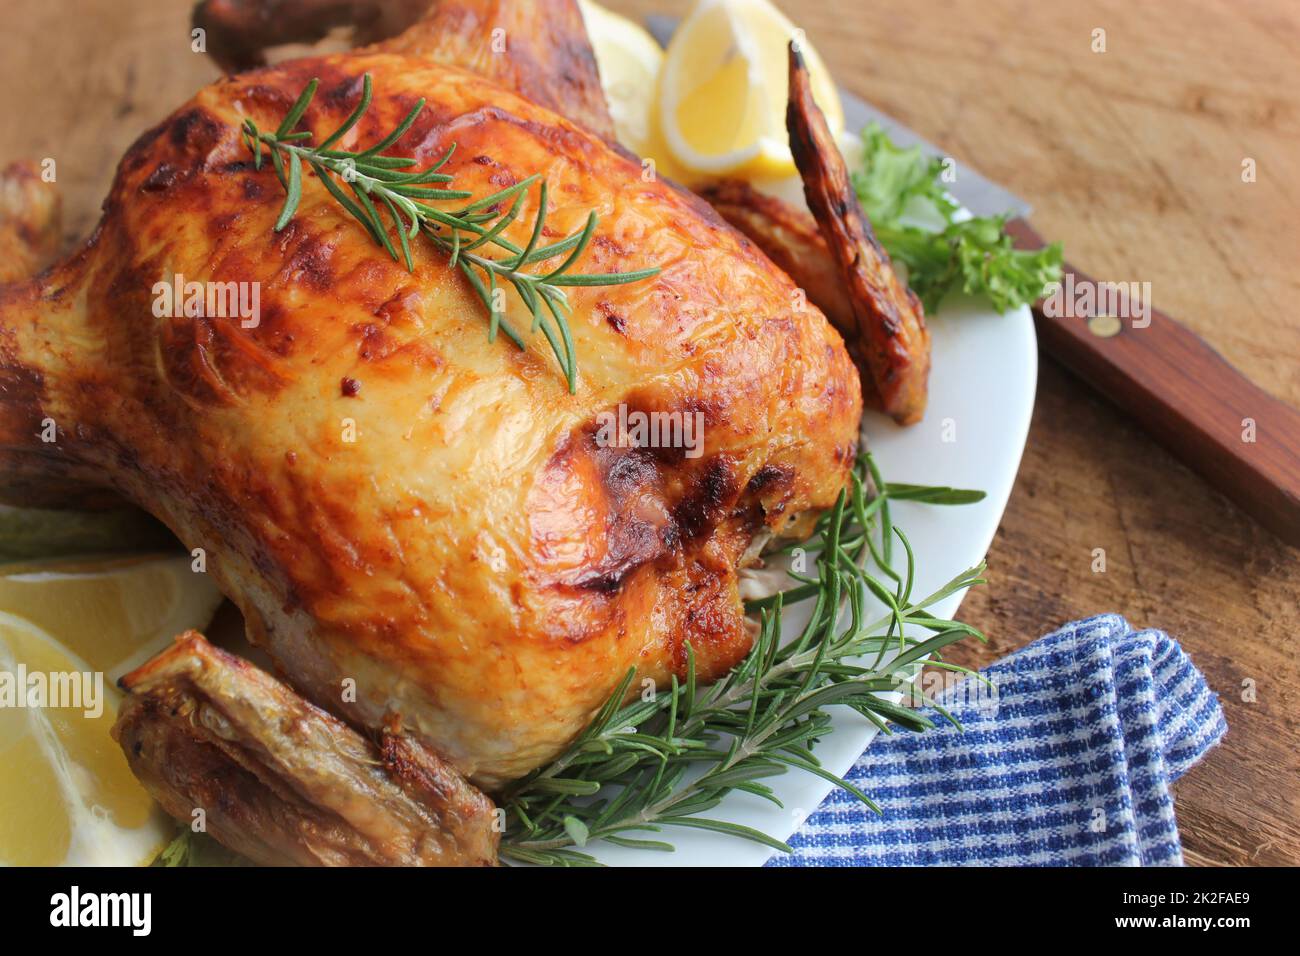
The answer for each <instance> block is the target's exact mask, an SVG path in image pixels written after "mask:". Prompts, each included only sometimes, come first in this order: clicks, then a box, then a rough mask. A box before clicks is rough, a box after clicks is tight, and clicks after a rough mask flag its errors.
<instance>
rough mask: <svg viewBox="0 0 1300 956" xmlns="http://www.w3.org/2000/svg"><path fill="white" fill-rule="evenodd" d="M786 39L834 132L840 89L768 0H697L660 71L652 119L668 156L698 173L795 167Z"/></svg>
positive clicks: (767, 173) (769, 173)
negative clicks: (655, 114) (789, 121)
mask: <svg viewBox="0 0 1300 956" xmlns="http://www.w3.org/2000/svg"><path fill="white" fill-rule="evenodd" d="M792 39H793V40H795V41H796V42H797V43H798V47H799V50H800V52H801V53H802V54H803V57H804V62H805V63H806V64H807V66H808V71H809V74H810V77H811V82H812V89H813V96H814V97H815V99H816V100H817V105H818V106H820V107H821V109H822V111H823V112H824V113H825V114H826V121H827V123H828V124H829V126H830V128H831V132H832V133H833V134H835V135H837V136H838V135H839V133H840V132H841V131H842V130H843V128H844V109H843V106H842V105H841V103H840V98H839V93H838V91H837V90H836V88H835V83H834V82H833V81H832V80H831V77H830V73H829V72H828V71H827V69H826V65H825V63H823V62H822V58H821V57H820V56H819V55H818V53H817V51H816V50H815V49H813V47H812V44H811V43H809V42H808V39H807V37H805V36H804V35H803V33H802V31H799V30H797V29H796V28H795V26H794V24H793V23H791V22H790V20H789V19H787V18H786V16H785V15H784V14H783V13H781V11H780V10H778V9H776V7H774V6H772V4H771V3H769V2H768V0H701V2H700V3H698V4H697V5H696V7H695V9H694V10H693V11H692V12H691V14H690V16H688V17H687V18H686V20H685V21H684V22H683V23H682V25H681V26H680V27H678V29H677V33H676V34H675V35H674V36H673V39H672V43H671V44H670V45H669V47H668V52H667V55H666V57H665V59H664V64H663V67H662V69H661V71H660V75H659V93H658V114H659V123H660V127H661V128H662V130H663V135H664V138H665V140H666V142H667V144H668V147H669V149H670V150H671V152H672V155H673V157H674V159H676V160H677V161H678V162H679V163H680V164H681V165H682V166H684V167H685V168H686V169H687V170H689V171H690V172H691V173H694V174H695V175H696V176H699V177H703V176H716V175H722V174H732V175H741V176H749V177H780V176H789V175H793V174H794V173H795V172H796V170H795V165H794V157H793V156H792V155H791V153H790V141H789V136H788V135H787V133H786V128H785V110H786V100H787V97H788V95H789V73H788V70H789V64H788V54H787V45H788V44H789V43H790V41H791V40H792Z"/></svg>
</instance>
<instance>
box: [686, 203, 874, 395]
mask: <svg viewBox="0 0 1300 956" xmlns="http://www.w3.org/2000/svg"><path fill="white" fill-rule="evenodd" d="M699 194H700V196H701V197H702V198H703V199H704V200H705V201H706V202H708V204H709V205H710V206H712V207H713V208H714V209H716V210H717V211H718V214H719V215H720V216H722V218H723V219H725V220H727V222H729V223H731V225H733V226H735V227H736V228H737V229H739V230H740V231H741V232H742V233H744V234H745V235H746V236H747V237H748V238H749V239H751V240H753V242H754V244H755V245H757V246H758V247H759V248H760V249H762V250H763V253H764V254H765V255H766V256H767V257H768V258H769V259H771V260H772V261H773V262H774V263H776V264H777V265H778V266H780V268H781V270H782V271H783V272H784V273H785V274H786V275H788V276H789V277H790V278H791V279H793V280H794V282H795V285H797V286H799V288H801V289H803V291H804V294H805V295H806V296H807V298H808V301H809V302H811V303H813V304H814V305H815V306H817V307H818V308H819V309H821V310H822V312H823V313H825V315H826V318H828V319H830V322H831V325H833V326H835V328H836V329H838V330H839V332H840V334H841V335H843V336H844V340H845V344H846V345H847V346H848V350H849V354H850V355H852V356H853V358H854V361H855V362H857V363H858V367H859V368H860V369H861V370H862V372H863V375H864V377H863V380H862V393H863V399H864V401H866V403H867V404H868V405H870V406H872V407H876V408H878V407H880V397H879V396H878V395H876V394H875V383H874V382H873V381H872V380H871V369H870V367H869V366H868V365H867V363H866V360H865V357H864V353H863V349H862V348H861V347H860V346H861V344H862V343H860V342H859V341H858V320H857V315H856V314H855V312H854V308H853V300H852V298H851V297H850V295H849V287H848V286H847V285H845V283H844V278H843V274H842V272H841V270H840V267H839V265H838V263H837V262H836V260H835V257H834V256H832V255H831V251H830V248H829V247H828V246H827V245H826V239H825V237H824V236H823V235H822V233H821V229H820V228H819V227H818V226H817V220H815V219H813V217H812V216H811V215H810V214H809V213H807V212H805V211H804V210H802V209H796V208H795V207H794V206H791V205H790V204H789V203H787V202H785V201H784V200H781V199H778V198H777V197H775V196H770V195H768V194H767V193H763V192H760V191H759V190H757V189H755V188H754V187H753V186H751V185H750V184H749V183H747V182H746V181H744V180H743V179H724V180H720V181H718V182H716V183H712V184H710V185H708V186H704V187H702V188H701V189H700V190H699Z"/></svg>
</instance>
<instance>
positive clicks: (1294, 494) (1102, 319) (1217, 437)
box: [1007, 219, 1300, 547]
mask: <svg viewBox="0 0 1300 956" xmlns="http://www.w3.org/2000/svg"><path fill="white" fill-rule="evenodd" d="M1007 231H1008V232H1009V233H1010V234H1011V236H1012V238H1013V239H1014V241H1015V243H1016V245H1017V247H1018V248H1021V249H1042V248H1043V247H1044V245H1046V242H1045V241H1044V240H1043V238H1042V237H1041V236H1040V235H1038V233H1037V232H1035V231H1034V228H1033V227H1032V226H1031V225H1030V224H1029V223H1028V222H1026V221H1025V220H1023V219H1016V220H1013V221H1011V222H1009V223H1007ZM1110 288H1111V289H1113V290H1119V294H1118V295H1115V294H1114V293H1109V292H1106V291H1105V289H1106V283H1101V282H1098V281H1097V280H1095V279H1093V278H1091V277H1090V276H1088V275H1087V274H1085V273H1084V272H1083V271H1082V270H1081V269H1079V268H1078V267H1076V266H1074V265H1072V264H1071V263H1069V262H1066V263H1065V265H1064V267H1063V269H1062V282H1061V292H1060V293H1059V294H1056V293H1054V296H1055V297H1054V298H1051V299H1048V300H1040V301H1039V302H1036V303H1034V306H1033V310H1034V323H1035V327H1036V328H1037V330H1038V342H1039V344H1040V346H1041V347H1042V349H1043V351H1045V352H1046V353H1047V354H1049V355H1051V356H1052V357H1053V358H1055V359H1056V360H1057V361H1059V362H1060V363H1061V364H1062V365H1064V366H1065V367H1066V368H1068V369H1069V370H1070V371H1072V372H1074V373H1075V374H1076V375H1078V376H1079V377H1080V378H1082V379H1083V380H1084V381H1085V382H1087V383H1088V384H1089V385H1091V386H1092V387H1093V389H1094V390H1096V392H1097V393H1098V394H1100V395H1104V396H1105V397H1107V398H1109V399H1110V400H1111V401H1112V402H1113V403H1115V404H1116V405H1118V406H1119V407H1120V408H1121V409H1122V410H1124V411H1125V412H1127V413H1128V414H1130V415H1132V416H1133V418H1135V419H1136V420H1137V421H1138V422H1139V423H1140V424H1141V425H1142V428H1143V429H1144V430H1145V431H1146V433H1147V435H1148V436H1150V437H1151V438H1154V439H1155V440H1156V441H1158V442H1160V444H1162V445H1163V446H1164V447H1165V448H1167V449H1169V451H1171V452H1173V453H1174V454H1175V455H1176V456H1178V459H1179V460H1180V461H1182V462H1183V464H1185V465H1187V467H1188V468H1190V469H1191V470H1192V471H1194V472H1196V474H1198V475H1199V476H1200V477H1202V478H1204V479H1205V480H1206V481H1207V482H1209V483H1210V484H1211V485H1213V486H1214V487H1215V488H1217V489H1218V490H1219V491H1221V492H1223V493H1224V494H1225V495H1227V496H1228V497H1229V498H1230V499H1231V500H1232V502H1233V503H1234V504H1236V505H1237V506H1238V507H1240V508H1241V509H1242V510H1243V511H1245V512H1246V513H1247V514H1249V515H1250V516H1251V517H1253V518H1254V519H1255V520H1256V521H1258V522H1260V523H1261V524H1263V525H1264V526H1265V527H1267V528H1270V529H1272V531H1273V532H1274V533H1275V534H1276V535H1277V536H1278V537H1279V538H1281V539H1282V540H1283V541H1284V542H1286V543H1287V544H1289V545H1291V546H1293V547H1300V411H1297V410H1296V409H1295V408H1293V407H1292V406H1290V405H1288V404H1286V403H1285V402H1282V401H1280V400H1278V399H1276V398H1274V397H1273V396H1272V395H1269V394H1268V393H1267V392H1265V391H1264V390H1263V389H1261V388H1260V387H1259V386H1258V385H1256V384H1255V383H1254V382H1252V381H1250V379H1248V378H1246V377H1245V376H1244V375H1242V373H1241V372H1239V371H1238V370H1237V369H1235V368H1233V367H1232V366H1231V365H1229V364H1228V362H1227V360H1225V359H1224V358H1223V356H1222V355H1220V354H1219V353H1218V352H1216V351H1214V349H1213V348H1211V347H1210V345H1209V344H1208V343H1207V342H1206V341H1205V340H1204V339H1203V338H1201V337H1200V336H1199V335H1197V334H1196V333H1195V332H1193V331H1191V329H1189V328H1188V327H1187V326H1185V325H1182V324H1180V323H1179V322H1177V321H1175V320H1174V319H1171V318H1170V317H1169V316H1167V315H1165V314H1164V313H1163V312H1161V311H1160V310H1159V309H1155V308H1152V307H1151V303H1150V302H1143V301H1142V299H1141V296H1140V295H1139V296H1136V297H1133V298H1129V296H1128V292H1127V291H1126V290H1127V287H1125V286H1120V285H1114V286H1111V287H1110ZM1136 288H1137V287H1136V286H1134V289H1135V290H1136ZM1079 295H1087V296H1089V299H1088V300H1078V301H1077V302H1076V296H1079ZM1097 296H1100V297H1104V298H1109V299H1111V300H1112V301H1111V302H1110V303H1109V304H1105V305H1103V304H1097V305H1093V304H1091V298H1093V297H1097ZM1076 305H1078V306H1079V307H1080V309H1081V311H1078V312H1076Z"/></svg>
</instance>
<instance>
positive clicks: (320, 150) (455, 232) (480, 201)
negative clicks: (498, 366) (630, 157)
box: [242, 73, 659, 394]
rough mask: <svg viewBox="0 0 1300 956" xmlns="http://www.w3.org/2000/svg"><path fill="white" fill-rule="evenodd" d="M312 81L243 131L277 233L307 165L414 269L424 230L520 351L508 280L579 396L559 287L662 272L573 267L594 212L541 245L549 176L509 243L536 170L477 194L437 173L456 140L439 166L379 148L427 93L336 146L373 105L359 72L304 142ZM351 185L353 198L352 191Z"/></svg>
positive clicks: (491, 328)
mask: <svg viewBox="0 0 1300 956" xmlns="http://www.w3.org/2000/svg"><path fill="white" fill-rule="evenodd" d="M316 87H317V81H316V80H312V81H311V82H310V83H308V84H307V87H306V88H305V89H304V90H303V91H302V93H301V95H299V97H298V99H297V100H295V101H294V103H293V105H292V106H291V107H290V108H289V112H288V113H286V114H285V116H284V118H283V119H282V120H281V121H280V125H279V126H277V127H276V129H275V132H273V133H268V132H264V131H263V130H261V129H259V128H258V126H257V124H256V123H255V122H254V121H253V120H252V119H251V118H250V119H246V120H244V124H243V127H242V133H243V137H244V142H245V144H246V145H247V146H248V148H249V150H250V151H251V152H252V154H253V166H254V168H256V169H260V168H261V166H262V162H263V160H264V159H265V158H266V156H268V155H269V156H270V159H271V164H272V166H273V167H274V169H275V173H276V175H277V176H278V177H279V179H280V182H281V184H283V186H284V189H285V201H284V208H283V209H281V211H280V216H279V218H278V219H277V220H276V223H275V230H276V231H277V232H279V231H280V230H282V229H284V227H285V226H287V225H288V224H289V222H290V220H291V219H293V216H294V213H295V212H297V209H298V205H299V203H300V202H301V200H302V187H303V168H302V167H303V164H304V163H305V164H306V165H307V166H309V167H310V168H311V170H312V172H314V173H315V174H316V177H317V178H318V179H319V180H320V182H321V184H322V185H323V186H324V187H325V188H326V189H327V190H328V191H329V193H330V195H331V196H333V197H334V199H336V200H337V201H338V203H339V204H340V205H341V206H342V207H343V208H344V209H345V210H347V212H348V213H349V214H350V215H352V216H353V217H354V218H355V219H356V220H357V221H358V222H360V223H361V224H362V226H364V227H365V229H366V231H367V232H369V233H370V236H371V238H372V239H374V241H375V242H376V243H378V244H379V245H381V246H383V248H384V249H385V250H387V252H388V254H389V255H390V256H392V257H393V258H394V259H395V260H400V261H402V262H404V263H405V264H406V268H407V269H409V270H414V268H415V261H414V258H413V256H412V251H411V240H412V239H414V238H416V236H418V235H419V234H421V233H423V234H424V235H425V236H426V237H427V238H428V239H429V240H430V241H431V242H432V243H433V245H434V246H435V247H436V248H437V249H438V250H439V251H440V252H442V253H443V254H444V255H446V256H447V257H448V259H449V261H450V263H451V265H452V266H453V267H454V268H458V269H460V271H461V272H462V273H463V274H464V276H465V278H466V279H467V280H468V281H469V284H470V287H471V288H472V289H473V290H474V293H475V295H477V296H478V298H479V299H481V300H482V302H483V304H484V306H485V307H486V308H487V310H488V316H489V322H488V340H489V341H492V342H495V341H496V338H497V333H498V332H502V333H504V334H505V336H506V338H508V339H509V340H510V341H511V342H513V343H514V344H515V346H517V347H518V348H520V349H524V348H526V347H527V346H526V343H525V340H524V336H523V334H521V332H520V331H519V330H518V329H516V328H515V327H514V326H513V325H512V324H511V323H510V322H508V321H507V320H506V317H505V304H504V303H505V299H504V295H503V294H502V293H503V292H504V288H505V287H506V286H510V287H512V288H513V289H514V290H515V293H516V294H517V295H518V296H519V298H520V299H521V300H522V301H523V303H524V305H525V306H526V307H527V308H528V311H529V313H530V314H531V316H532V325H531V328H530V329H529V333H530V334H532V333H536V332H537V331H539V330H540V331H541V333H542V335H544V336H545V337H546V340H547V342H548V343H549V344H550V346H551V350H552V351H553V352H554V353H555V358H556V361H557V362H559V364H560V368H561V369H562V370H563V371H564V376H565V379H566V380H567V382H568V386H569V392H570V394H573V393H575V392H576V391H577V388H578V362H577V357H576V355H575V353H574V346H573V333H572V330H571V329H570V327H569V316H570V307H569V300H568V298H567V296H566V295H565V293H564V288H565V287H572V286H608V285H622V284H624V283H628V282H638V281H640V280H641V279H647V278H649V277H651V276H653V275H657V274H658V272H659V269H658V268H651V269H639V270H637V271H634V272H612V273H601V274H581V273H574V272H571V271H570V270H571V268H572V267H573V266H574V264H575V263H577V261H578V259H579V258H580V257H581V256H582V254H583V252H585V251H586V249H587V245H588V244H589V243H590V242H591V238H592V236H593V235H594V234H595V231H596V223H597V216H596V213H595V212H594V211H593V212H592V213H591V214H590V215H589V216H588V217H587V220H586V224H585V225H584V226H583V228H582V229H579V230H577V231H576V232H574V233H572V234H570V235H569V236H567V237H565V238H564V239H561V240H560V241H559V242H553V243H547V244H545V245H540V244H539V243H540V241H541V238H542V234H543V229H544V228H545V225H546V215H547V189H546V183H545V181H541V183H540V186H539V188H538V193H539V195H538V205H537V215H536V218H535V219H534V221H533V226H532V231H531V235H530V239H529V241H528V244H527V245H526V246H525V247H523V248H520V247H519V246H518V245H516V244H515V243H513V242H511V241H510V240H508V239H507V238H506V237H505V235H504V232H505V230H506V228H507V227H508V226H509V225H510V224H511V223H512V222H514V221H515V219H517V218H518V216H519V213H520V211H521V209H522V207H523V202H524V199H525V198H526V196H527V193H528V190H529V188H530V187H531V186H532V185H533V184H534V183H538V182H539V180H540V179H541V177H540V176H529V177H527V178H525V179H522V180H520V181H519V182H517V183H515V184H514V185H512V186H509V187H507V188H505V189H502V190H500V191H498V192H495V193H492V194H491V195H488V196H483V197H481V198H477V199H475V198H474V197H473V194H472V193H469V192H465V191H463V190H457V189H450V188H448V184H449V183H451V181H452V177H451V176H450V175H448V174H446V173H443V172H441V170H442V168H443V167H444V166H446V164H447V161H448V160H450V159H451V157H452V154H453V153H454V152H455V150H456V144H455V143H452V144H451V146H450V147H449V148H448V149H447V152H446V153H445V154H444V155H443V156H442V157H441V158H440V159H439V160H438V161H437V162H436V163H434V164H433V165H432V166H429V167H428V168H427V169H422V170H421V169H413V168H412V167H414V166H417V165H418V164H417V161H416V160H415V159H412V158H410V157H402V156H388V155H385V150H387V149H388V148H389V147H391V146H392V145H393V144H395V143H396V142H397V141H398V140H399V139H401V138H402V136H404V135H405V134H406V132H407V131H408V130H409V129H410V128H411V127H412V126H413V125H414V123H415V121H416V119H417V118H418V117H419V115H420V113H421V111H422V110H423V109H424V100H420V101H419V102H418V103H417V104H416V105H415V106H414V107H413V108H412V109H411V111H410V112H409V113H407V114H406V117H405V118H404V119H403V120H402V121H401V122H400V123H398V124H397V126H395V127H394V128H393V129H392V130H391V131H390V132H389V133H388V134H387V135H386V136H384V137H383V138H382V139H380V140H379V141H378V142H376V143H374V144H373V145H371V146H369V147H368V148H366V149H363V150H349V149H338V148H335V144H336V143H338V142H339V141H340V140H341V139H342V138H343V137H344V135H345V134H347V133H348V132H349V131H350V130H351V129H352V128H353V127H354V126H356V125H357V123H358V122H359V121H360V120H361V118H362V116H364V115H365V113H366V110H367V109H369V107H370V102H371V99H372V96H373V90H372V87H371V81H370V74H369V73H367V74H366V75H365V77H364V78H363V79H362V88H361V99H360V101H359V102H358V103H357V106H356V108H355V109H354V110H353V111H352V113H351V114H350V115H349V116H348V118H347V119H346V120H344V121H343V124H342V125H341V126H339V128H338V129H336V130H335V131H334V132H333V133H331V134H330V135H329V136H327V137H326V138H325V139H324V140H323V141H322V142H321V143H320V144H318V145H315V146H313V145H309V144H308V143H307V140H309V139H311V135H312V134H311V133H310V132H305V131H295V129H294V128H295V127H296V126H297V125H298V123H299V121H300V120H301V119H302V118H303V116H304V115H305V114H306V112H307V108H308V106H310V105H311V101H312V98H313V97H314V96H315V95H316ZM264 147H265V148H264ZM345 187H346V188H345ZM349 191H350V192H351V195H348V193H349ZM460 200H471V201H470V202H468V203H467V204H466V205H463V206H459V207H453V208H451V209H447V208H443V207H442V206H440V205H436V204H439V203H449V202H455V201H460ZM507 204H509V205H507ZM381 207H382V210H383V211H382V212H381ZM385 213H387V217H388V219H387V222H385ZM390 229H391V231H393V232H395V233H396V236H397V243H396V244H394V242H393V238H392V236H390V234H389V233H390ZM487 247H494V248H496V249H498V250H504V253H505V254H504V255H499V256H490V255H488V254H487V253H486V249H487ZM561 255H564V256H565V258H564V260H563V261H562V262H561V263H560V264H559V265H558V266H556V267H554V268H550V269H541V270H538V271H535V272H532V271H528V269H527V267H528V266H532V265H537V264H538V263H543V262H546V261H547V260H550V259H555V258H557V257H559V256H561Z"/></svg>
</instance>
